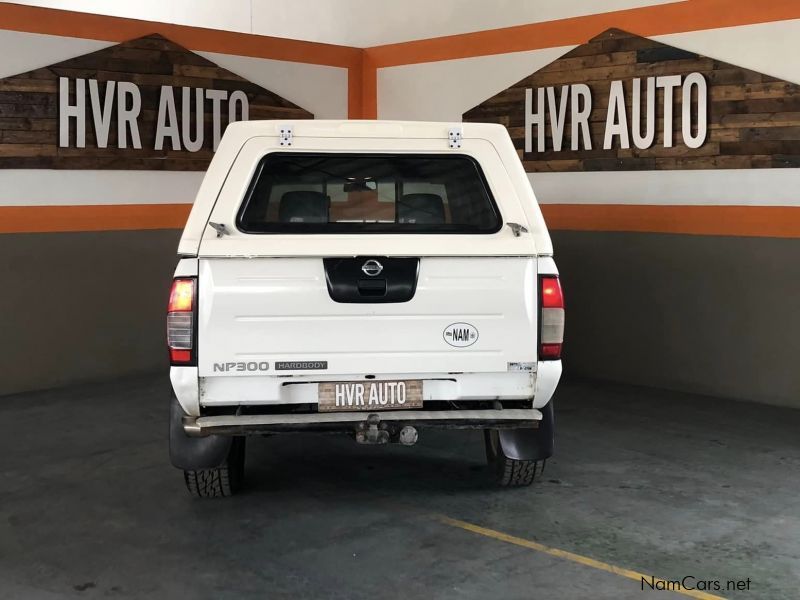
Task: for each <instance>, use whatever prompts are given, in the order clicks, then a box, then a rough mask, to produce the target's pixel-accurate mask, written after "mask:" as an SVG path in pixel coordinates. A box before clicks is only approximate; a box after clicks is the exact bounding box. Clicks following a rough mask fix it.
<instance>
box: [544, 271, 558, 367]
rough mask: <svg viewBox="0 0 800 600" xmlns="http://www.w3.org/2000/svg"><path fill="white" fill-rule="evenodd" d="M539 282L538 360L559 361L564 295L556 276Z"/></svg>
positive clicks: (547, 277) (545, 277) (546, 276)
mask: <svg viewBox="0 0 800 600" xmlns="http://www.w3.org/2000/svg"><path fill="white" fill-rule="evenodd" d="M539 281H540V290H539V294H540V299H539V302H540V312H539V360H559V359H560V358H561V346H562V345H563V343H564V294H563V292H562V291H561V282H560V281H559V280H558V276H556V275H543V276H542V277H540V278H539Z"/></svg>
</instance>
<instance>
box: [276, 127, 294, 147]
mask: <svg viewBox="0 0 800 600" xmlns="http://www.w3.org/2000/svg"><path fill="white" fill-rule="evenodd" d="M292 137H293V133H292V126H291V125H281V135H280V138H279V141H280V144H281V146H291V145H292Z"/></svg>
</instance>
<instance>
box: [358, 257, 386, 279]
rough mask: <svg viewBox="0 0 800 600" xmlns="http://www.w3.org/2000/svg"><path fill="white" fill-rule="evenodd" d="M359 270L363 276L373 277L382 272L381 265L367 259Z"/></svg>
mask: <svg viewBox="0 0 800 600" xmlns="http://www.w3.org/2000/svg"><path fill="white" fill-rule="evenodd" d="M361 270H362V271H364V275H369V276H370V277H375V276H376V275H380V274H381V271H383V265H382V264H381V263H379V262H378V261H377V260H374V259H369V260H368V261H367V262H365V263H364V264H363V265H361Z"/></svg>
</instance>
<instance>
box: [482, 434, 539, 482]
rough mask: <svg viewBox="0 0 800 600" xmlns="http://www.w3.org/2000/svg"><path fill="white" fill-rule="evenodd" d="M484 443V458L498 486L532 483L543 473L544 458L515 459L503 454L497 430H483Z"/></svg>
mask: <svg viewBox="0 0 800 600" xmlns="http://www.w3.org/2000/svg"><path fill="white" fill-rule="evenodd" d="M483 434H484V441H485V443H486V460H487V461H488V463H489V467H490V468H491V469H492V473H493V475H494V479H495V483H496V484H497V485H499V486H500V487H523V486H528V485H530V484H532V483H533V482H534V481H535V480H536V478H537V477H541V475H542V473H544V465H545V463H546V462H547V460H546V459H542V460H515V459H513V458H509V457H507V456H506V455H505V454H503V448H502V447H501V445H500V437H499V435H498V433H497V430H494V429H486V430H484V432H483Z"/></svg>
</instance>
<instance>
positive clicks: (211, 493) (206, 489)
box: [183, 436, 245, 498]
mask: <svg viewBox="0 0 800 600" xmlns="http://www.w3.org/2000/svg"><path fill="white" fill-rule="evenodd" d="M244 442H245V438H244V437H241V436H240V437H235V438H233V441H232V442H231V449H230V450H229V451H228V456H227V458H226V459H225V462H224V463H223V464H222V466H219V467H216V468H214V469H202V470H199V471H184V472H183V478H184V480H185V481H186V489H188V490H189V493H190V494H191V495H192V496H196V497H197V498H222V497H225V496H233V495H234V494H235V493H236V492H238V491H239V490H240V489H241V488H242V483H243V481H244V455H245V452H244V449H245V443H244Z"/></svg>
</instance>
